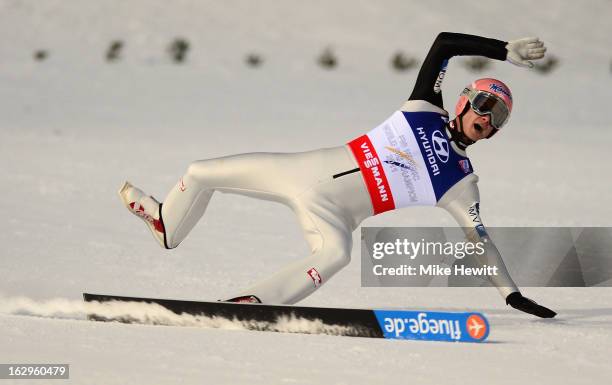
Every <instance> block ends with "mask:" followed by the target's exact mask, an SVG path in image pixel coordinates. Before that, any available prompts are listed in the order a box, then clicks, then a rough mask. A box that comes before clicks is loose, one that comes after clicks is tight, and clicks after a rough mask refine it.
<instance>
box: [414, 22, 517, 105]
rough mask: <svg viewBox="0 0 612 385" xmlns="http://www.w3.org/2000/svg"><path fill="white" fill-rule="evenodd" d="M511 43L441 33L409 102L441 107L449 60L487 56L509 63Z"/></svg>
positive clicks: (459, 34)
mask: <svg viewBox="0 0 612 385" xmlns="http://www.w3.org/2000/svg"><path fill="white" fill-rule="evenodd" d="M506 44H507V42H505V41H501V40H496V39H488V38H485V37H480V36H474V35H466V34H462V33H451V32H442V33H440V34H439V35H438V36H437V38H436V40H435V41H434V43H433V45H432V46H431V48H430V49H429V53H428V54H427V56H426V57H425V60H424V61H423V65H422V66H421V69H420V70H419V75H418V76H417V80H416V84H415V86H414V89H413V90H412V94H411V95H410V98H409V99H408V100H426V101H428V102H429V103H431V104H434V105H436V106H438V107H440V108H444V106H443V102H442V92H441V88H440V86H441V84H442V80H443V79H444V75H445V73H446V67H447V65H448V61H449V59H450V58H452V57H453V56H464V55H474V56H486V57H488V58H491V59H496V60H506V55H507V53H508V52H507V50H506Z"/></svg>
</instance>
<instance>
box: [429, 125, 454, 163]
mask: <svg viewBox="0 0 612 385" xmlns="http://www.w3.org/2000/svg"><path fill="white" fill-rule="evenodd" d="M431 141H432V143H433V148H434V151H435V153H436V156H437V157H438V159H440V162H442V163H446V162H448V157H449V155H450V154H449V149H448V140H446V138H445V137H444V134H443V133H442V132H440V130H436V131H434V132H433V134H431Z"/></svg>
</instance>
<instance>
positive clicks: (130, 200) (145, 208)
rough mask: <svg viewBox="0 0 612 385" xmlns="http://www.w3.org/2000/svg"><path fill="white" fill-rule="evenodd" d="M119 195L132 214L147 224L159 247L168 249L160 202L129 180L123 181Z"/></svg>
mask: <svg viewBox="0 0 612 385" xmlns="http://www.w3.org/2000/svg"><path fill="white" fill-rule="evenodd" d="M119 197H121V200H122V201H123V204H124V205H125V207H127V209H128V210H130V212H131V213H132V214H134V215H136V216H137V217H139V218H140V219H142V220H143V221H144V222H145V223H146V224H147V227H148V228H149V230H151V233H152V234H153V237H155V239H156V240H157V242H158V243H159V244H160V245H161V247H163V248H165V249H168V248H169V247H168V246H166V229H165V228H164V221H163V219H162V217H161V204H160V203H159V202H158V201H157V200H155V198H153V197H152V196H148V195H146V194H145V193H144V192H143V191H142V190H140V189H139V188H137V187H134V186H132V184H130V182H125V183H124V184H123V186H121V188H120V189H119Z"/></svg>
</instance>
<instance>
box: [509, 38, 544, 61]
mask: <svg viewBox="0 0 612 385" xmlns="http://www.w3.org/2000/svg"><path fill="white" fill-rule="evenodd" d="M506 49H507V50H508V55H507V56H506V60H508V61H509V62H510V63H512V64H514V65H517V66H519V67H529V68H533V63H532V62H530V61H529V60H535V59H541V58H543V57H544V52H546V47H544V43H543V42H541V41H540V39H539V38H537V37H525V38H522V39H518V40H512V41H509V42H508V44H506Z"/></svg>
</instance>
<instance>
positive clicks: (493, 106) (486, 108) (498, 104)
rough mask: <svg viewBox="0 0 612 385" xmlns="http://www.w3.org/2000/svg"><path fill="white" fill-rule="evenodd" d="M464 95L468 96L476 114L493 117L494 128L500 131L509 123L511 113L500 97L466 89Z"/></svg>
mask: <svg viewBox="0 0 612 385" xmlns="http://www.w3.org/2000/svg"><path fill="white" fill-rule="evenodd" d="M462 94H463V95H466V96H467V98H468V100H469V101H470V106H472V110H474V112H476V113H477V114H478V115H481V116H484V115H489V116H490V117H491V120H490V122H491V125H492V126H493V127H494V128H496V129H498V130H499V129H500V128H501V127H502V126H503V125H504V124H506V122H507V121H508V118H509V117H510V111H509V110H508V106H507V105H506V103H504V101H503V100H502V99H500V98H499V97H497V96H495V95H493V94H491V93H489V92H486V91H480V90H474V89H471V88H466V89H464V90H463V92H462Z"/></svg>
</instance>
